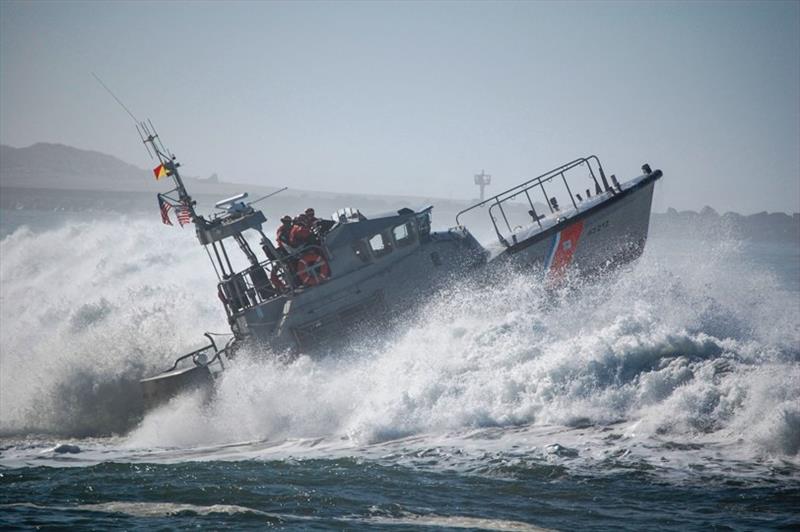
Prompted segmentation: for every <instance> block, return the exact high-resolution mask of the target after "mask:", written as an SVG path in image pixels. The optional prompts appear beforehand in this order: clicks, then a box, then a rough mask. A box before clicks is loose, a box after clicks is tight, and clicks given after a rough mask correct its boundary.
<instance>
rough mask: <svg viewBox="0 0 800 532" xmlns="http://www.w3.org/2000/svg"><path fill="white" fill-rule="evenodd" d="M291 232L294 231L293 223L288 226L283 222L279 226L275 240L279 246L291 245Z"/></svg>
mask: <svg viewBox="0 0 800 532" xmlns="http://www.w3.org/2000/svg"><path fill="white" fill-rule="evenodd" d="M291 232H292V226H291V225H289V226H286V225H283V224H281V225H280V226H279V227H278V231H277V232H276V233H275V241H276V242H277V243H278V247H279V248H285V247H286V246H288V245H290V242H291Z"/></svg>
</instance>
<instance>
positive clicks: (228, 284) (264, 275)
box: [217, 244, 328, 314]
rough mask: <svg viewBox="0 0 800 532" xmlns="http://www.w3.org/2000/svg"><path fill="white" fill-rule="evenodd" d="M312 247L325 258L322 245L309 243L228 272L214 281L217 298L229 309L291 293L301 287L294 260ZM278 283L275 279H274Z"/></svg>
mask: <svg viewBox="0 0 800 532" xmlns="http://www.w3.org/2000/svg"><path fill="white" fill-rule="evenodd" d="M310 251H313V252H316V253H317V254H319V255H320V256H322V257H324V258H325V259H326V260H328V253H327V252H326V251H325V249H324V248H323V247H322V246H319V245H315V244H314V245H309V246H304V247H302V248H300V249H299V250H297V251H295V252H293V253H290V254H286V255H284V256H282V257H278V258H275V259H266V260H264V261H261V262H259V263H258V264H254V265H251V266H249V267H248V268H246V269H244V270H242V271H240V272H238V273H235V274H233V275H230V276H228V277H226V278H225V279H223V280H222V281H220V282H219V283H218V285H217V287H218V291H219V295H220V299H222V300H223V303H225V306H226V307H227V308H229V309H230V311H231V313H233V314H236V313H238V312H241V311H242V310H246V309H248V308H251V307H255V306H257V305H259V304H261V303H264V302H266V301H270V300H272V299H276V298H278V297H281V296H283V295H286V294H291V293H294V292H295V291H297V290H298V289H301V288H303V285H302V284H301V283H299V282H298V281H297V280H296V279H295V276H294V271H293V270H294V268H293V264H292V263H293V262H295V261H297V260H299V259H300V257H302V256H303V255H305V254H306V253H308V252H310ZM276 279H277V280H278V281H279V283H276V282H275V280H276Z"/></svg>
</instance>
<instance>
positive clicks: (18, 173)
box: [0, 142, 275, 194]
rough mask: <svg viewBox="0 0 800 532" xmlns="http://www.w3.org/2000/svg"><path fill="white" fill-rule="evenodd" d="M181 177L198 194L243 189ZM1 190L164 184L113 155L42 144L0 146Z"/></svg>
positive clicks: (144, 188) (136, 188)
mask: <svg viewBox="0 0 800 532" xmlns="http://www.w3.org/2000/svg"><path fill="white" fill-rule="evenodd" d="M182 177H184V181H185V182H186V185H187V186H190V187H191V189H192V191H193V192H197V193H208V194H216V193H219V194H226V193H229V192H230V193H235V192H237V191H240V190H241V189H242V186H241V185H234V184H230V183H220V182H219V178H218V177H217V176H216V174H214V175H213V176H211V177H210V178H208V179H198V178H193V177H188V176H182ZM0 186H1V187H5V188H10V187H15V188H34V189H39V188H48V189H59V190H95V191H128V192H149V191H152V192H157V191H163V190H164V185H163V183H158V182H157V181H156V180H155V179H154V178H153V174H152V173H151V172H150V171H149V170H144V169H142V168H139V167H137V166H134V165H132V164H129V163H126V162H125V161H122V160H120V159H118V158H116V157H114V156H112V155H108V154H105V153H100V152H97V151H91V150H81V149H78V148H73V147H72V146H66V145H64V144H49V143H44V142H40V143H37V144H34V145H32V146H28V147H27V148H13V147H11V146H0ZM247 188H248V189H250V190H253V191H254V192H259V193H263V194H266V193H269V192H271V191H273V190H275V188H274V187H258V186H253V185H248V186H247Z"/></svg>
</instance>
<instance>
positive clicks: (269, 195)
mask: <svg viewBox="0 0 800 532" xmlns="http://www.w3.org/2000/svg"><path fill="white" fill-rule="evenodd" d="M288 188H289V187H283V188H282V189H280V190H276V191H275V192H272V193H270V194H267V195H266V196H261V197H260V198H258V199H257V200H253V201H251V202H249V203H248V205H252V204H253V203H258V202H259V201H261V200H265V199H267V198H270V197H272V196H274V195H275V194H280V193H281V192H283V191H284V190H286V189H288Z"/></svg>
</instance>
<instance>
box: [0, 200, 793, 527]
mask: <svg viewBox="0 0 800 532" xmlns="http://www.w3.org/2000/svg"><path fill="white" fill-rule="evenodd" d="M0 214H2V222H3V223H2V225H3V227H2V235H3V236H2V241H0V279H1V281H2V282H1V283H0V349H1V351H0V486H1V488H0V526H2V527H4V528H27V527H33V526H44V527H53V528H59V527H60V528H70V529H73V528H93V529H112V528H120V529H133V528H148V529H149V528H157V527H159V528H183V527H203V528H212V529H220V528H253V529H263V528H267V527H274V528H279V529H281V528H285V529H348V530H349V529H368V530H386V529H389V530H406V529H454V530H457V529H470V530H538V529H542V528H543V529H563V530H571V529H577V528H581V529H583V528H585V529H596V530H606V529H609V530H610V529H614V530H620V529H630V530H643V529H647V530H650V529H664V530H707V529H733V530H755V529H758V530H761V529H786V530H790V529H797V528H799V527H800V244H798V243H794V244H792V243H773V242H759V243H746V242H738V241H735V240H732V239H731V238H729V237H728V236H727V235H728V233H726V231H725V228H724V227H711V228H698V235H702V236H703V238H697V236H698V235H692V238H687V239H686V240H681V241H677V240H665V239H662V240H659V239H651V240H650V241H649V242H648V244H647V250H646V252H645V254H644V256H643V257H642V258H641V259H640V260H639V261H637V262H635V263H634V264H632V265H630V266H627V267H625V268H623V269H622V270H620V271H618V272H615V273H614V274H613V275H608V276H605V277H602V278H595V279H575V280H572V282H569V283H567V284H566V285H565V286H564V287H562V288H561V289H559V290H558V291H555V292H553V290H551V289H546V288H545V287H543V286H542V285H541V283H540V282H539V281H538V280H537V279H536V278H534V277H531V276H525V277H512V278H509V279H508V280H507V283H506V284H505V285H503V286H492V287H482V286H472V285H466V286H461V287H459V288H458V289H457V290H452V291H449V292H447V293H446V294H440V295H438V296H435V297H432V298H431V300H430V301H427V302H425V303H424V304H423V305H421V307H420V309H419V311H418V312H417V314H416V315H415V316H414V317H413V318H409V319H408V323H407V324H405V326H403V327H401V330H402V332H401V333H398V334H397V335H395V336H393V337H391V338H388V339H386V340H385V341H383V342H373V341H367V340H362V341H360V342H356V343H354V344H353V345H352V346H351V347H350V348H348V349H346V350H343V351H342V352H341V353H339V355H338V356H335V357H331V358H327V359H323V360H315V359H311V358H308V357H300V358H299V359H297V360H296V361H294V362H293V363H290V364H285V363H279V362H277V361H275V360H273V359H272V358H270V356H269V354H268V353H257V352H251V353H245V354H244V355H243V356H242V357H240V358H238V359H237V360H236V361H235V364H233V365H232V367H231V368H229V370H228V371H226V372H225V374H224V375H223V377H222V378H221V379H220V381H219V382H218V385H217V390H216V396H215V398H214V400H213V401H210V402H208V401H204V400H203V399H202V398H201V397H198V396H195V395H191V394H188V395H185V396H181V397H178V398H175V399H174V400H173V401H172V402H171V403H169V404H167V405H165V406H163V407H161V408H159V409H157V410H154V411H152V412H149V413H147V414H144V413H143V411H142V405H141V399H140V397H139V391H138V387H137V380H138V379H139V378H140V377H142V376H144V375H149V374H152V373H154V372H156V371H158V370H161V369H164V368H165V367H167V366H169V365H170V364H171V361H172V359H173V358H174V357H175V356H177V355H178V354H181V353H183V352H184V351H186V350H188V349H189V348H191V347H193V346H196V345H199V344H200V343H202V340H203V339H202V333H203V332H205V331H214V332H225V331H226V326H225V318H224V313H223V312H222V309H221V308H220V306H219V303H218V300H217V298H216V295H215V288H214V283H215V281H214V276H213V271H212V270H211V267H210V265H208V259H207V257H206V256H205V254H204V252H203V251H202V249H201V248H200V247H199V246H198V245H197V244H196V241H195V240H194V234H193V231H191V230H189V229H188V228H187V229H183V230H181V229H180V228H166V227H164V226H162V225H161V224H159V223H158V221H157V220H155V221H154V220H150V219H148V220H145V219H138V218H127V217H119V218H115V217H109V216H104V217H102V218H94V219H85V220H82V219H80V218H76V217H70V218H65V217H63V216H60V215H58V214H42V215H40V216H36V215H35V213H31V212H25V213H15V212H8V211H6V212H4V213H0ZM381 333H382V331H375V334H374V335H370V336H371V337H373V338H377V337H380V336H381Z"/></svg>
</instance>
